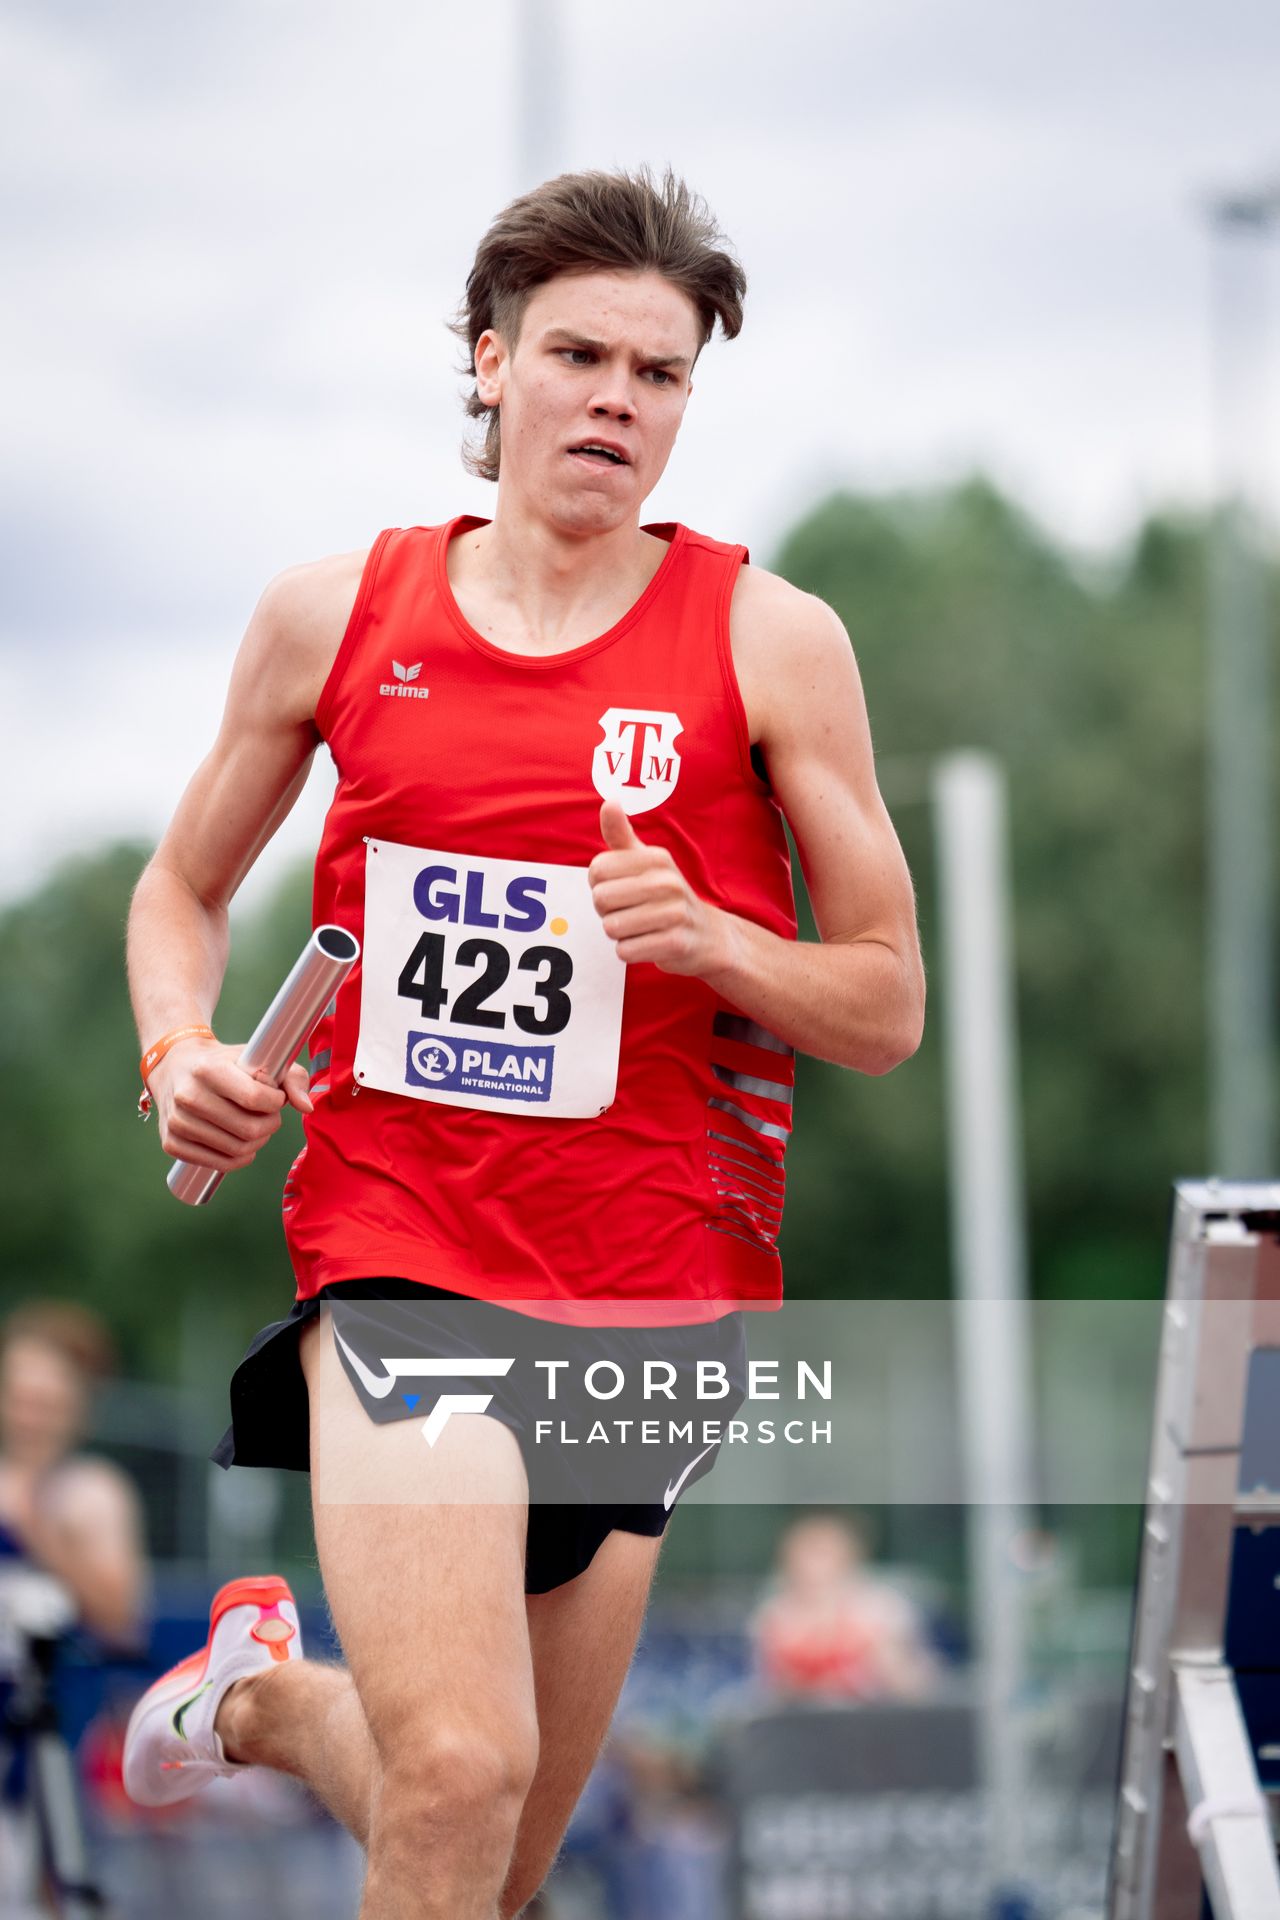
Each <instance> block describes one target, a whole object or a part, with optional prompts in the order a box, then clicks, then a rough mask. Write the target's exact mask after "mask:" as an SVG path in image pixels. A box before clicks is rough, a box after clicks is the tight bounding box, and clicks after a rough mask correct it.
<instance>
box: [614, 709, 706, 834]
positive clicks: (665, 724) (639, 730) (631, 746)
mask: <svg viewBox="0 0 1280 1920" xmlns="http://www.w3.org/2000/svg"><path fill="white" fill-rule="evenodd" d="M600 725H601V728H602V729H603V732H604V739H603V740H602V741H601V742H600V744H599V746H598V747H597V748H596V750H595V754H594V757H593V758H592V762H591V779H592V782H593V783H594V786H595V790H596V792H597V793H598V794H600V795H601V796H602V797H603V798H604V799H605V800H617V801H619V802H620V803H621V805H622V807H623V808H624V810H625V811H626V812H627V813H629V814H630V813H648V811H649V809H650V808H651V807H657V806H661V804H662V802H663V801H664V800H665V799H666V798H667V796H668V795H669V794H670V793H672V792H673V791H674V789H675V784H676V781H677V780H678V779H679V778H680V755H679V754H678V753H677V752H676V739H677V737H678V735H680V734H681V733H683V732H684V728H683V727H682V726H681V724H680V716H679V714H678V713H655V712H654V711H653V709H652V708H644V707H610V708H609V709H608V711H607V712H606V713H602V714H601V716H600Z"/></svg>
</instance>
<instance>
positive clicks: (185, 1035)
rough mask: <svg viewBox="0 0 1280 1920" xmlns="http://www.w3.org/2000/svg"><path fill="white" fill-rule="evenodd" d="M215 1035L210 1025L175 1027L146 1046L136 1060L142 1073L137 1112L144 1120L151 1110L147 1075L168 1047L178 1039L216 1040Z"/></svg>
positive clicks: (163, 1055) (174, 1044)
mask: <svg viewBox="0 0 1280 1920" xmlns="http://www.w3.org/2000/svg"><path fill="white" fill-rule="evenodd" d="M217 1037H218V1036H217V1035H216V1034H215V1033H214V1031H213V1028H212V1027H201V1026H190V1027H175V1028H174V1029H173V1032H172V1033H166V1034H164V1035H162V1037H161V1038H160V1039H159V1040H157V1041H156V1043H155V1045H154V1046H153V1047H148V1048H147V1050H146V1052H145V1053H144V1054H143V1056H142V1058H141V1060H140V1061H139V1062H138V1071H139V1073H140V1074H141V1075H142V1097H141V1099H140V1100H139V1101H138V1112H139V1113H140V1114H141V1115H142V1118H143V1119H144V1120H145V1119H146V1117H147V1115H148V1114H149V1113H150V1111H151V1089H150V1088H149V1087H148V1085H147V1075H148V1074H149V1073H150V1072H151V1071H152V1069H153V1068H154V1067H157V1066H159V1064H160V1062H161V1061H162V1060H163V1059H164V1057H165V1055H166V1053H168V1051H169V1049H170V1047H176V1046H177V1044H178V1042H179V1040H197V1039H198V1040H216V1039H217Z"/></svg>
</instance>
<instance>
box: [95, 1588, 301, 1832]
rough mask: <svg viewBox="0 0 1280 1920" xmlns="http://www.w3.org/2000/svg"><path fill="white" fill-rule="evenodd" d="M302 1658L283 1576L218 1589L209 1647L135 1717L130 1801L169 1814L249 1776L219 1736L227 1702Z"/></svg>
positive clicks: (164, 1682)
mask: <svg viewBox="0 0 1280 1920" xmlns="http://www.w3.org/2000/svg"><path fill="white" fill-rule="evenodd" d="M301 1658H302V1634H301V1631H300V1629H299V1626H298V1609H297V1606H296V1605H295V1603H294V1598H293V1595H292V1594H291V1593H290V1591H289V1588H288V1586H287V1584H286V1582H285V1581H284V1580H282V1579H281V1577H280V1575H279V1574H277V1573H266V1574H260V1575H257V1576H253V1575H250V1576H249V1577H247V1578H245V1579H241V1580H229V1581H228V1582H227V1584H226V1586H224V1587H219V1589H218V1591H217V1593H216V1594H215V1595H214V1597H213V1606H212V1608H211V1609H210V1612H209V1638H208V1639H207V1640H206V1642H205V1644H204V1646H203V1647H202V1648H201V1649H200V1651H199V1652H198V1653H192V1654H189V1655H188V1656H187V1658H186V1659H185V1660H180V1661H179V1662H178V1664H177V1666H176V1667H170V1669H169V1671H168V1673H164V1674H161V1676H160V1678H159V1679H158V1680H156V1681H154V1682H153V1683H152V1684H151V1686H149V1687H148V1688H147V1691H146V1692H145V1693H144V1694H143V1696H142V1698H141V1700H139V1702H138V1704H137V1706H136V1707H135V1708H134V1710H133V1712H132V1713H131V1714H130V1716H129V1726H128V1731H127V1732H126V1734H125V1737H124V1785H125V1792H126V1793H127V1794H128V1795H129V1798H130V1799H131V1800H134V1801H136V1802H137V1804H138V1805H139V1806H140V1807H163V1806H168V1805H169V1803H170V1802H171V1801H174V1800H185V1799H186V1797H187V1795H188V1794H191V1793H194V1792H195V1791H196V1789H197V1788H198V1787H204V1786H207V1785H208V1784H209V1782H210V1780H212V1779H214V1778H215V1776H216V1775H218V1774H232V1773H247V1772H248V1771H249V1768H250V1766H251V1765H252V1762H250V1761H247V1760H228V1759H227V1756H226V1754H225V1753H224V1752H223V1750H222V1739H221V1737H220V1735H219V1734H218V1733H216V1732H215V1730H214V1725H213V1723H214V1719H215V1717H216V1715H217V1712H218V1707H219V1705H220V1703H221V1701H222V1697H223V1695H224V1694H225V1693H226V1691H227V1688H228V1687H229V1686H231V1684H232V1682H233V1681H235V1680H242V1679H243V1678H244V1676H245V1675H246V1674H249V1673H260V1672H262V1671H263V1670H264V1669H267V1668H270V1667H272V1666H275V1665H276V1664H277V1663H280V1662H283V1661H285V1660H300V1659H301Z"/></svg>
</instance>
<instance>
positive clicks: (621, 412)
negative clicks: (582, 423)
mask: <svg viewBox="0 0 1280 1920" xmlns="http://www.w3.org/2000/svg"><path fill="white" fill-rule="evenodd" d="M591 414H592V418H593V419H596V420H621V421H623V422H624V423H629V422H630V421H632V420H634V419H635V417H636V410H635V408H634V407H633V406H632V404H631V401H630V399H629V397H628V396H627V395H626V394H624V393H617V394H610V395H607V396H606V395H603V394H602V395H601V396H600V397H599V398H598V399H597V400H595V401H593V402H592V406H591Z"/></svg>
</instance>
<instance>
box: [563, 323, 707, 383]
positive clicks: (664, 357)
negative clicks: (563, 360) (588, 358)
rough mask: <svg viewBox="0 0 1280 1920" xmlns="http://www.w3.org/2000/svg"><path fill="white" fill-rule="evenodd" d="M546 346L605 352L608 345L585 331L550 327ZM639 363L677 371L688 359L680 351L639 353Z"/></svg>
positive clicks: (685, 364)
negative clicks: (576, 331) (593, 338)
mask: <svg viewBox="0 0 1280 1920" xmlns="http://www.w3.org/2000/svg"><path fill="white" fill-rule="evenodd" d="M545 344H546V345H547V346H562V347H582V348H584V349H585V351H586V352H588V353H607V352H608V351H609V349H608V347H607V346H606V345H605V342H604V341H603V340H591V339H589V338H588V337H587V335H586V334H585V333H573V332H572V331H571V330H570V329H569V328H568V327H552V328H551V329H550V331H549V332H548V333H547V334H546V335H545ZM641 365H642V366H646V367H670V368H672V369H673V370H676V371H678V372H681V373H683V372H686V371H687V370H688V367H689V360H688V358H687V356H686V355H684V354H682V353H646V354H642V355H641Z"/></svg>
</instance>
